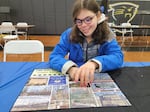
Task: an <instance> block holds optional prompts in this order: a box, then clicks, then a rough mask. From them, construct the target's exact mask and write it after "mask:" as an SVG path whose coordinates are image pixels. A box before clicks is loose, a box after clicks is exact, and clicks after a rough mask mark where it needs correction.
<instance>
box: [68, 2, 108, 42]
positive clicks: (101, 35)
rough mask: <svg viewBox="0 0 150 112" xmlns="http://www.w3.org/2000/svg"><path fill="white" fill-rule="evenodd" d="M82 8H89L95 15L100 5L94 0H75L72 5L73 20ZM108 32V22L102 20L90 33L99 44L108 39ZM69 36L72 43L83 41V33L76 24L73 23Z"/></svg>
mask: <svg viewBox="0 0 150 112" xmlns="http://www.w3.org/2000/svg"><path fill="white" fill-rule="evenodd" d="M82 9H87V10H90V11H92V12H93V13H95V14H96V15H97V14H98V13H99V12H100V6H99V4H98V3H97V2H96V1H95V0H76V1H75V3H74V6H73V13H72V17H73V21H75V19H76V17H77V16H78V14H79V13H80V11H81V10H82ZM109 33H110V31H109V27H108V24H107V22H106V21H104V22H102V23H100V24H98V25H97V28H96V30H95V31H94V32H93V34H92V38H93V40H94V41H95V42H96V43H98V44H101V43H103V42H105V41H107V40H108V39H109V37H108V35H109ZM70 37H71V38H70V40H71V42H73V43H83V40H84V35H83V34H82V32H80V30H79V29H78V27H77V26H76V24H74V25H73V28H72V32H71V36H70Z"/></svg>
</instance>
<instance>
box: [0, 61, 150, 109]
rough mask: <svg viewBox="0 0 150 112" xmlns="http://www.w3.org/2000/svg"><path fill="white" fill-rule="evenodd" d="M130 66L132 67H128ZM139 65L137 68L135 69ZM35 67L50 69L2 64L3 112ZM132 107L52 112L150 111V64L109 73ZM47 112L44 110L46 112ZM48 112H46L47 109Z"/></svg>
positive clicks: (42, 65) (32, 64) (38, 64)
mask: <svg viewBox="0 0 150 112" xmlns="http://www.w3.org/2000/svg"><path fill="white" fill-rule="evenodd" d="M128 65H129V67H128ZM135 66H136V67H135ZM35 68H49V63H48V62H2V63H0V99H1V100H0V107H1V108H0V112H8V111H10V109H11V107H12V106H13V104H14V102H15V100H16V99H17V96H18V95H19V94H20V92H21V91H22V89H23V87H24V85H25V84H26V82H27V81H28V79H29V77H30V75H31V73H32V71H33V70H34V69H35ZM108 73H109V74H110V76H111V77H112V78H113V79H114V81H115V82H116V83H117V85H118V86H119V87H120V89H121V90H122V92H123V93H124V94H125V95H126V96H127V98H128V100H129V101H130V102H131V104H132V106H129V107H96V108H82V109H81V108H80V109H79V108H78V109H62V110H49V111H54V112H57V111H59V112H60V111H61V112H66V111H71V112H77V111H80V112H85V111H86V112H98V111H100V112H110V111H111V112H149V111H150V106H149V104H150V81H149V79H150V74H149V73H150V63H149V62H148V63H142V62H140V63H139V62H136V63H129V62H127V63H125V64H124V65H123V68H121V69H118V70H114V71H110V72H108ZM43 111H44V110H43ZM45 111H46V110H45Z"/></svg>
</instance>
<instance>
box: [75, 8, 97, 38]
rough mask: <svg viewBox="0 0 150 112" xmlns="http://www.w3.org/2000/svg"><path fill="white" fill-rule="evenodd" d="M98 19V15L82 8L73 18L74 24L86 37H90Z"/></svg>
mask: <svg viewBox="0 0 150 112" xmlns="http://www.w3.org/2000/svg"><path fill="white" fill-rule="evenodd" d="M98 14H99V13H98ZM98 20H99V16H98V15H96V14H95V13H93V12H92V11H89V10H87V9H82V10H81V11H80V13H79V15H78V16H77V18H76V20H75V24H76V25H77V27H78V28H79V30H80V31H81V32H82V33H83V34H84V35H85V36H86V37H91V36H92V34H93V32H94V31H95V29H96V27H97V23H98Z"/></svg>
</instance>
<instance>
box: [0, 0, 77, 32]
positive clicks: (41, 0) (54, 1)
mask: <svg viewBox="0 0 150 112" xmlns="http://www.w3.org/2000/svg"><path fill="white" fill-rule="evenodd" d="M73 1H74V0H0V6H9V7H10V8H11V10H10V13H9V14H0V22H2V21H12V22H13V23H14V24H16V23H17V22H22V21H25V22H28V23H29V24H34V25H35V28H32V29H30V34H61V33H62V32H63V31H64V30H65V29H66V28H67V27H71V25H72V16H71V11H72V4H73Z"/></svg>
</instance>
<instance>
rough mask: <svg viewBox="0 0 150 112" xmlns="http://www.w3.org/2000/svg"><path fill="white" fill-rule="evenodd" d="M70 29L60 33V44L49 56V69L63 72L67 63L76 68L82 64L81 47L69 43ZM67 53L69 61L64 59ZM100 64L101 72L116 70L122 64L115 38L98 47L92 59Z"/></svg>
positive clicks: (121, 54) (120, 52)
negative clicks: (96, 53) (73, 64)
mask: <svg viewBox="0 0 150 112" xmlns="http://www.w3.org/2000/svg"><path fill="white" fill-rule="evenodd" d="M70 33H71V28H69V29H67V30H66V31H65V32H63V33H62V35H61V37H60V42H59V43H58V44H57V45H56V46H55V48H54V49H53V51H52V53H51V54H50V58H49V63H50V68H52V69H55V70H57V71H60V72H63V70H62V68H63V66H64V64H65V63H67V62H68V61H70V60H71V61H72V62H74V63H75V64H76V65H77V66H81V65H82V64H84V63H85V62H84V59H83V51H82V46H81V45H80V44H79V43H78V44H77V43H71V42H70V39H69V38H70ZM68 53H69V59H66V58H64V57H65V56H66V55H67V54H68ZM93 59H94V60H96V61H98V62H99V63H101V65H102V66H101V67H102V68H101V72H105V71H110V70H114V69H118V68H120V67H121V66H122V64H123V53H122V51H121V48H120V46H119V45H118V42H117V41H116V39H115V38H113V39H112V40H110V41H107V42H105V43H103V44H101V45H100V47H99V50H98V56H96V57H94V58H93Z"/></svg>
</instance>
